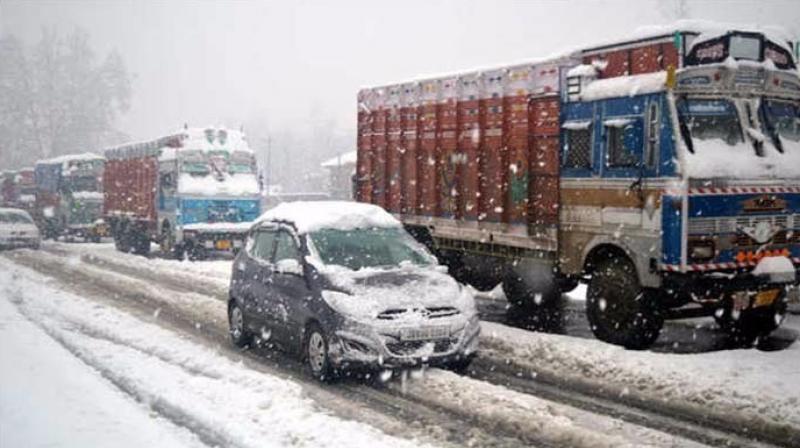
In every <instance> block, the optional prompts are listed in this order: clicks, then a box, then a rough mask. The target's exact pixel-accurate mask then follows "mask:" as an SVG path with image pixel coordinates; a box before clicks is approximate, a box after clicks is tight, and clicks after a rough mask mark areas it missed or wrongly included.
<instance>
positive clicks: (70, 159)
mask: <svg viewBox="0 0 800 448" xmlns="http://www.w3.org/2000/svg"><path fill="white" fill-rule="evenodd" d="M104 167H105V158H104V157H103V156H101V155H98V154H93V153H84V154H69V155H64V156H59V157H56V158H53V159H48V160H41V161H39V162H36V166H35V168H34V170H35V171H34V174H35V179H36V211H35V213H34V216H36V218H37V221H38V222H39V223H40V225H41V226H42V227H43V234H44V236H45V237H49V238H58V237H60V236H63V237H64V238H67V239H68V240H73V239H74V238H76V237H77V238H83V239H84V241H94V242H97V241H99V240H100V238H101V237H102V236H105V230H104V229H105V225H104V222H103V221H102V217H103V172H104Z"/></svg>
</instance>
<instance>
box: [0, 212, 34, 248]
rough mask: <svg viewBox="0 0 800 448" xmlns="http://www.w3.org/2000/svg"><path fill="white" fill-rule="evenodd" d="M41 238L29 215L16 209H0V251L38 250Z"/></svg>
mask: <svg viewBox="0 0 800 448" xmlns="http://www.w3.org/2000/svg"><path fill="white" fill-rule="evenodd" d="M41 241H42V237H41V235H40V234H39V229H38V228H37V227H36V224H34V223H33V219H32V218H31V215H29V214H28V212H26V211H25V210H20V209H18V208H0V249H13V248H17V247H30V248H33V249H38V248H39V244H40V243H41Z"/></svg>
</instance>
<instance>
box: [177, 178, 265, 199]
mask: <svg viewBox="0 0 800 448" xmlns="http://www.w3.org/2000/svg"><path fill="white" fill-rule="evenodd" d="M260 191H261V189H260V188H259V186H258V179H256V176H255V175H254V174H243V173H241V174H228V173H223V177H222V180H220V179H218V178H217V177H216V176H214V175H211V174H209V175H205V176H194V175H191V174H189V173H181V174H180V176H178V193H180V194H187V195H193V194H194V195H198V196H252V195H257V194H259V193H260Z"/></svg>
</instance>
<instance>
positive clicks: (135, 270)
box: [80, 254, 719, 446]
mask: <svg viewBox="0 0 800 448" xmlns="http://www.w3.org/2000/svg"><path fill="white" fill-rule="evenodd" d="M80 260H81V261H83V262H84V263H86V264H91V265H95V266H97V267H98V268H103V269H109V268H111V269H114V270H117V268H120V271H122V270H123V269H122V268H124V271H125V273H126V275H133V276H143V277H145V278H147V280H149V281H153V282H162V280H161V278H160V277H165V276H164V275H163V274H156V273H154V272H152V271H151V270H149V269H143V268H139V267H132V266H130V265H125V264H123V263H119V262H116V261H113V260H105V259H99V258H98V257H94V256H91V255H86V254H85V255H83V256H81V257H80ZM173 274H174V273H173ZM169 278H170V279H174V278H175V276H174V275H172V276H170V277H169ZM164 280H166V279H164ZM163 283H167V281H163ZM175 285H178V286H179V287H180V288H181V289H186V290H190V291H195V292H196V285H195V286H194V287H192V285H188V284H186V283H184V282H180V281H178V282H172V286H175ZM217 299H219V300H224V299H223V298H221V297H217ZM223 314H224V313H223ZM219 320H220V319H215V324H216V323H218V322H219ZM222 321H223V322H224V317H223V318H222ZM483 362H484V363H486V362H488V363H489V365H492V361H491V360H489V361H486V360H484V361H483ZM495 364H500V363H499V362H498V363H495ZM493 370H497V369H493ZM478 376H480V375H478ZM482 378H485V379H487V380H488V381H489V382H491V383H494V384H500V385H508V384H509V382H510V381H509V378H508V377H506V376H503V375H501V374H498V373H494V374H492V375H488V376H487V375H484V376H483V377H482ZM517 390H518V391H521V392H524V393H531V390H530V389H529V390H523V389H521V388H517ZM548 398H549V399H554V400H555V401H558V402H561V403H565V404H568V405H571V406H574V405H576V404H577V405H578V407H579V408H581V407H584V408H585V409H586V408H587V407H585V402H587V400H585V399H584V400H583V404H584V406H580V405H581V404H582V402H581V401H578V400H574V399H572V400H564V399H560V397H558V396H555V397H553V396H551V397H548ZM415 399H416V400H417V401H421V402H424V403H426V404H427V405H428V406H430V407H435V406H437V402H436V401H435V400H434V401H431V400H430V399H429V397H428V395H427V394H425V393H422V394H419V395H418V396H416V397H415ZM439 406H440V407H441V408H443V409H445V410H448V408H449V407H448V406H447V405H446V404H445V405H444V406H441V403H439ZM588 409H590V410H592V409H593V410H594V412H597V410H598V407H597V406H594V408H588ZM602 409H606V410H607V409H608V407H605V408H602ZM449 411H450V412H451V413H457V414H460V415H461V416H462V417H463V418H467V419H472V420H476V419H477V420H479V421H481V422H482V423H484V424H485V423H487V422H488V423H491V424H492V425H493V426H495V427H498V428H500V429H503V432H505V433H509V432H510V433H515V432H516V434H517V436H518V437H520V438H521V439H522V440H525V441H526V442H528V443H530V440H528V439H526V438H527V437H528V436H527V434H528V433H529V432H530V431H529V430H530V429H531V428H532V427H531V425H528V427H527V428H526V429H527V430H525V431H521V430H520V425H519V424H517V425H516V426H514V427H511V428H504V427H505V426H507V425H506V423H507V422H504V421H503V420H501V419H500V420H498V419H497V418H494V419H493V418H491V417H486V415H482V414H480V413H479V412H478V410H475V409H466V408H449ZM600 413H603V412H600ZM620 414H625V413H620V412H616V414H610V415H612V416H614V417H622V419H623V420H625V421H630V422H632V423H634V424H636V425H642V426H648V427H651V428H654V429H656V430H663V429H668V430H676V432H677V433H678V434H680V435H681V436H687V437H689V438H690V439H696V440H698V441H701V442H703V443H712V444H716V443H715V442H719V440H717V439H714V438H710V437H697V431H694V432H689V431H684V430H680V429H681V428H680V426H677V425H665V424H664V423H663V422H658V421H656V422H655V424H654V422H653V421H646V420H645V419H642V418H639V417H637V418H631V417H630V415H620ZM628 414H631V415H635V414H636V413H628ZM643 422H644V423H647V424H644V425H643ZM512 426H513V425H512ZM523 426H524V425H523ZM684 426H685V425H684ZM533 429H537V428H536V427H533ZM541 439H542V437H541V435H540V436H539V443H541V442H542V440H541ZM552 439H553V437H550V438H549V439H548V441H550V442H552ZM556 441H557V445H562V444H563V443H564V440H562V439H558V438H556ZM570 442H572V443H570V444H574V443H577V441H576V440H571V441H570ZM596 442H597V441H595V443H592V444H590V445H592V446H596V445H598V443H596ZM615 444H618V443H615ZM615 444H612V445H615Z"/></svg>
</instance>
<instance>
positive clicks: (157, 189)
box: [104, 128, 260, 258]
mask: <svg viewBox="0 0 800 448" xmlns="http://www.w3.org/2000/svg"><path fill="white" fill-rule="evenodd" d="M105 154H106V158H107V159H108V163H107V165H106V177H105V193H106V195H105V207H104V208H105V211H104V213H105V221H106V222H107V223H108V225H109V226H110V228H111V233H112V235H113V236H114V242H115V244H116V247H117V249H118V250H121V251H123V252H129V251H132V252H135V253H138V254H147V253H149V252H150V243H151V242H156V243H158V244H160V245H161V250H162V252H163V253H164V254H172V255H175V256H177V257H179V258H182V257H183V256H184V255H188V256H189V257H191V258H204V257H206V256H208V255H212V254H217V253H228V254H232V253H235V252H236V251H238V250H239V248H241V247H242V242H243V240H244V236H245V234H246V232H247V229H248V228H249V226H250V223H251V221H253V220H254V219H256V218H257V217H258V215H259V214H260V205H259V201H260V200H259V198H260V194H259V193H260V188H259V183H258V179H257V177H256V173H257V170H256V161H255V155H254V154H253V151H252V150H251V149H250V147H249V145H248V144H247V141H246V139H245V136H244V134H243V133H241V132H239V131H234V130H229V129H210V128H209V129H198V128H187V129H184V130H182V131H181V132H179V133H176V134H174V135H169V136H166V137H161V138H158V139H155V140H152V141H148V142H144V143H135V144H130V145H123V146H119V147H115V148H111V149H108V150H106V152H105Z"/></svg>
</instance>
